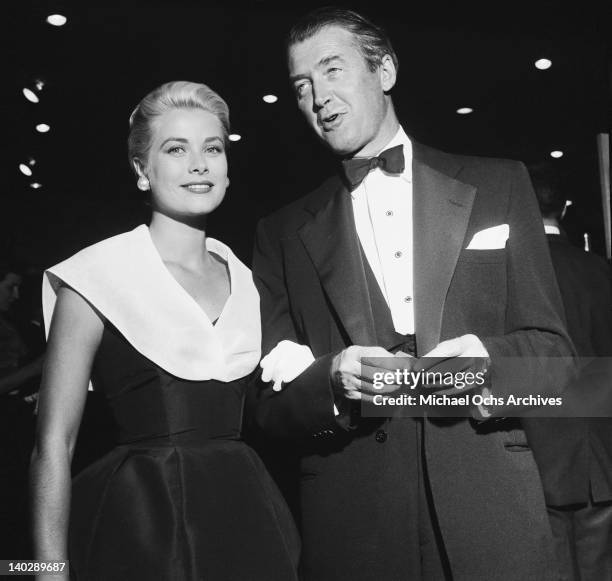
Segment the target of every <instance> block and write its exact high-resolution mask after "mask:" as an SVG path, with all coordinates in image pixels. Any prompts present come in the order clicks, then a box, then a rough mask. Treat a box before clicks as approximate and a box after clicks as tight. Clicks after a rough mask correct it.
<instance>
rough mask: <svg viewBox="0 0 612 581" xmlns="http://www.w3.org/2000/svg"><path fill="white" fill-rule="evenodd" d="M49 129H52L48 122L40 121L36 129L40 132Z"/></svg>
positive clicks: (45, 131)
mask: <svg viewBox="0 0 612 581" xmlns="http://www.w3.org/2000/svg"><path fill="white" fill-rule="evenodd" d="M49 129H51V127H50V126H49V125H47V124H46V123H39V124H38V125H37V126H36V131H38V133H47V131H49Z"/></svg>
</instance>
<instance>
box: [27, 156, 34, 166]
mask: <svg viewBox="0 0 612 581" xmlns="http://www.w3.org/2000/svg"><path fill="white" fill-rule="evenodd" d="M28 165H32V166H34V165H36V160H35V159H34V158H33V157H31V158H30V159H28Z"/></svg>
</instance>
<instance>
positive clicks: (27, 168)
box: [19, 163, 32, 176]
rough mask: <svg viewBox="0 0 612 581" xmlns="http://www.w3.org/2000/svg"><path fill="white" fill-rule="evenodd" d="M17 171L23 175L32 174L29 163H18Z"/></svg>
mask: <svg viewBox="0 0 612 581" xmlns="http://www.w3.org/2000/svg"><path fill="white" fill-rule="evenodd" d="M19 171H20V172H21V173H22V174H23V175H24V176H31V175H32V170H31V169H30V166H29V165H26V164H25V163H20V164H19Z"/></svg>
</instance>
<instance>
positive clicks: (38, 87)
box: [35, 79, 45, 91]
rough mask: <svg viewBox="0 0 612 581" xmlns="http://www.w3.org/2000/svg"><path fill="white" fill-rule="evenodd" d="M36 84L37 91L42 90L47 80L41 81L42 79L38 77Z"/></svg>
mask: <svg viewBox="0 0 612 581" xmlns="http://www.w3.org/2000/svg"><path fill="white" fill-rule="evenodd" d="M35 86H36V90H37V91H42V90H43V87H44V86H45V81H41V80H40V79H37V80H36V83H35Z"/></svg>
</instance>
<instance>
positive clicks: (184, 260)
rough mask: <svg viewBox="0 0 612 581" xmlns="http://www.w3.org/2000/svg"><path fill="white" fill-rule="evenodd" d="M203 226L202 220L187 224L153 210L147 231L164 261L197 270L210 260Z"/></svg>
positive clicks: (204, 224)
mask: <svg viewBox="0 0 612 581" xmlns="http://www.w3.org/2000/svg"><path fill="white" fill-rule="evenodd" d="M205 226H206V223H205V221H204V220H202V221H200V222H199V223H197V224H189V223H185V222H180V221H178V220H175V219H173V218H170V217H169V216H166V215H164V214H160V213H158V212H153V217H152V219H151V225H150V226H149V231H150V233H151V239H152V240H153V243H154V244H155V247H156V248H157V251H158V252H159V254H160V256H161V258H162V260H163V261H164V262H171V263H176V264H180V265H181V266H183V267H184V268H186V269H188V270H196V271H199V270H201V269H203V268H205V267H206V266H207V265H208V264H209V263H210V260H211V258H210V255H209V254H208V252H207V250H206V229H205Z"/></svg>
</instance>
